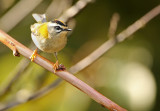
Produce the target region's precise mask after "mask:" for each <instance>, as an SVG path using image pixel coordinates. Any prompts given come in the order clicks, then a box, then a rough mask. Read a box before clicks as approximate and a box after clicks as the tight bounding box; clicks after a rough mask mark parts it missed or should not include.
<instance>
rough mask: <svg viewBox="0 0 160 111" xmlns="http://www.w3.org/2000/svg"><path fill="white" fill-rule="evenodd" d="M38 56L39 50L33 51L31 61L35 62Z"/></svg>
mask: <svg viewBox="0 0 160 111" xmlns="http://www.w3.org/2000/svg"><path fill="white" fill-rule="evenodd" d="M36 56H37V49H35V50H34V51H33V53H32V55H31V56H30V59H31V61H34V59H35V58H36Z"/></svg>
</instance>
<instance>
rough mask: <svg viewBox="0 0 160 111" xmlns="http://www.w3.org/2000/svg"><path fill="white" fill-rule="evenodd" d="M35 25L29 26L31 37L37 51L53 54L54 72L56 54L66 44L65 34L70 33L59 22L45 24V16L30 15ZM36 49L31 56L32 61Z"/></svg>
mask: <svg viewBox="0 0 160 111" xmlns="http://www.w3.org/2000/svg"><path fill="white" fill-rule="evenodd" d="M32 16H33V17H34V19H35V20H36V21H37V23H35V24H33V25H31V37H32V40H33V42H34V44H35V45H36V47H38V49H40V50H41V51H44V52H47V53H54V55H55V57H56V60H57V61H56V63H55V64H54V65H53V68H54V71H56V69H58V68H59V64H58V58H57V52H59V51H60V50H62V49H63V48H64V47H65V45H66V43H67V33H68V31H71V29H69V28H68V27H67V25H66V24H65V23H64V22H63V21H60V20H57V19H55V20H52V21H49V22H47V20H46V15H45V14H32ZM36 54H37V49H36V50H34V52H33V54H32V55H31V57H30V59H31V61H34V59H35V57H36Z"/></svg>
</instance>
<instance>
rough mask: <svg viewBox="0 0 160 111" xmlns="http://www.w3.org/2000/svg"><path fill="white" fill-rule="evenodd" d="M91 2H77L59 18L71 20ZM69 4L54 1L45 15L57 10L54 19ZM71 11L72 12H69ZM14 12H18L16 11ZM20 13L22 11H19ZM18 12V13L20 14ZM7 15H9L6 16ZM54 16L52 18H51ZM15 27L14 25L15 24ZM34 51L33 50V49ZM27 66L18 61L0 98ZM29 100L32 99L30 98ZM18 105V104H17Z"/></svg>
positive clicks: (57, 0) (84, 0) (0, 92)
mask: <svg viewBox="0 0 160 111" xmlns="http://www.w3.org/2000/svg"><path fill="white" fill-rule="evenodd" d="M92 1H93V0H90V1H89V0H79V1H78V2H77V3H75V5H73V6H71V7H70V8H69V9H68V10H70V11H69V12H68V10H67V11H65V12H64V14H63V15H62V16H61V17H60V18H65V20H66V21H68V20H69V19H71V18H73V17H75V16H76V15H77V14H78V13H79V12H80V11H81V10H82V9H84V8H85V7H86V6H87V5H88V4H89V3H90V2H92ZM69 2H71V1H62V0H54V1H53V2H52V3H51V4H50V6H49V7H48V8H47V10H46V13H47V15H50V14H49V13H53V11H54V10H57V8H58V10H59V11H55V12H54V15H52V18H55V16H57V15H58V14H59V13H61V12H62V11H64V10H65V8H66V7H69V6H68V5H70V4H71V3H69ZM81 2H82V3H83V4H85V5H83V7H82V6H81V8H79V5H80V4H81ZM15 7H17V5H16V6H15ZM74 9H77V12H76V13H74V14H72V15H71V12H73V10H74ZM71 10H72V11H71ZM16 11H18V10H16ZM21 11H22V10H21ZM21 11H20V12H21ZM8 13H9V14H8ZM8 13H7V15H8V16H11V12H8ZM65 13H68V14H69V16H66V15H68V14H65ZM53 16H54V17H53ZM3 18H6V17H5V16H4V17H3ZM8 18H10V17H8ZM2 20H3V19H0V21H2ZM2 22H4V21H2ZM14 23H15V22H14ZM15 25H16V24H15ZM11 28H13V27H11ZM11 28H10V29H9V30H11ZM6 30H7V31H9V30H8V29H6ZM29 47H33V46H32V45H31V46H29ZM33 49H34V48H33ZM23 63H27V64H25V66H24V65H21V64H23ZM28 66H29V62H28V61H27V59H25V58H24V59H22V60H21V61H20V64H19V65H18V66H16V69H15V70H14V71H12V72H13V73H14V74H13V75H14V77H13V78H12V79H11V80H10V82H9V83H8V84H7V85H6V87H5V88H3V89H2V90H1V91H0V98H1V97H2V96H3V97H4V94H5V95H6V92H8V91H9V90H10V88H11V87H12V85H13V84H14V82H16V80H17V79H18V78H19V77H21V76H20V75H21V73H22V72H23V71H24V70H25V69H26V68H27V67H28ZM51 86H54V85H52V84H51V85H49V86H48V88H44V89H42V90H40V91H38V92H37V93H36V94H41V93H39V92H45V90H46V89H48V90H49V88H50V90H51ZM46 92H48V91H46ZM36 94H35V95H36ZM33 96H34V95H33ZM36 97H39V96H36ZM31 98H32V96H31ZM19 104H20V103H19Z"/></svg>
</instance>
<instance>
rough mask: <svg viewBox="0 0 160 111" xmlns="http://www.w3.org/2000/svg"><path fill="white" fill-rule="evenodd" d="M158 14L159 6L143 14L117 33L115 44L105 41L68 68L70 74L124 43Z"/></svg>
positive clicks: (159, 11) (159, 12)
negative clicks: (116, 45)
mask: <svg viewBox="0 0 160 111" xmlns="http://www.w3.org/2000/svg"><path fill="white" fill-rule="evenodd" d="M159 14H160V5H158V6H156V7H155V8H153V9H152V10H151V11H149V12H148V13H147V14H145V15H144V16H143V17H141V18H140V19H139V20H137V21H136V22H134V23H133V24H132V25H130V26H129V27H128V28H126V29H125V30H124V31H122V32H121V33H119V34H118V35H117V36H116V39H117V42H116V41H115V39H114V38H112V39H110V40H108V41H106V42H105V43H103V44H102V45H101V46H100V47H99V48H97V49H96V50H95V51H93V52H92V53H91V54H89V55H88V56H87V57H85V58H84V59H82V60H81V61H80V62H78V63H77V64H75V65H74V66H72V67H71V68H70V70H69V71H70V72H72V73H77V72H79V71H80V70H82V69H84V68H86V67H87V66H89V65H90V64H91V63H93V62H95V60H97V59H98V58H99V57H101V56H102V55H103V54H104V53H106V52H107V51H108V50H109V49H111V48H112V47H113V46H114V45H115V44H116V43H118V42H122V41H124V40H125V39H126V38H128V37H130V35H132V34H133V33H134V32H136V31H137V30H139V29H140V28H142V27H143V26H144V25H145V24H147V23H148V22H149V21H150V20H151V19H153V18H155V17H156V16H157V15H159Z"/></svg>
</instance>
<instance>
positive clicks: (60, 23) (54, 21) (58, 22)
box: [51, 19, 67, 27]
mask: <svg viewBox="0 0 160 111" xmlns="http://www.w3.org/2000/svg"><path fill="white" fill-rule="evenodd" d="M51 22H52V23H57V24H59V25H62V26H65V27H67V25H66V24H64V23H63V22H61V21H59V20H56V19H55V20H53V21H51Z"/></svg>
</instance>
